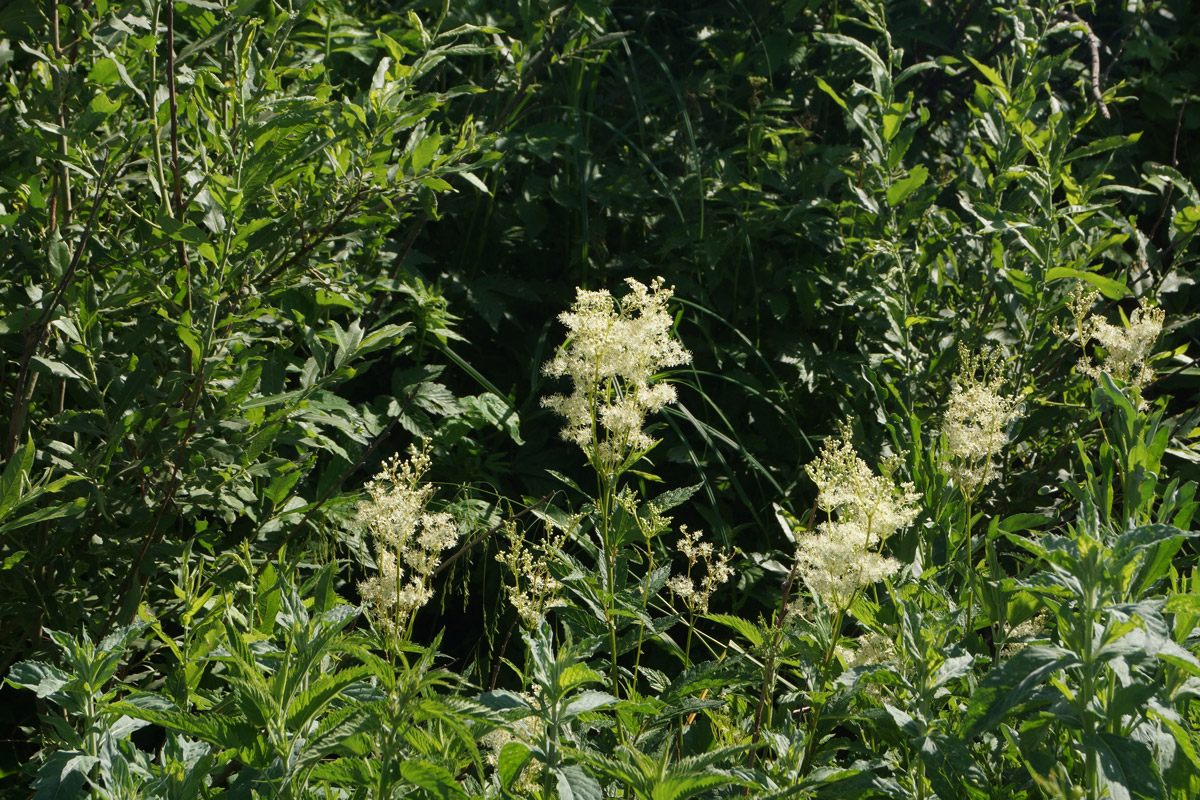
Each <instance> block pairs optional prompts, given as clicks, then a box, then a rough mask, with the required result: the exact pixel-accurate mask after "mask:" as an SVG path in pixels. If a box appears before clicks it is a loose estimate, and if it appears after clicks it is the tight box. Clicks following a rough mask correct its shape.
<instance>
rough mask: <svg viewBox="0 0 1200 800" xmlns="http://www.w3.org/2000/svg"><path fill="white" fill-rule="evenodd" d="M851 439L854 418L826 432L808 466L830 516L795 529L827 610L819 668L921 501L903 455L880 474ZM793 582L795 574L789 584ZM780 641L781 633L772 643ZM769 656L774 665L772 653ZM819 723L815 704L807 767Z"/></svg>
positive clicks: (889, 566)
mask: <svg viewBox="0 0 1200 800" xmlns="http://www.w3.org/2000/svg"><path fill="white" fill-rule="evenodd" d="M850 439H851V433H850V426H849V425H848V424H846V425H843V426H842V428H841V434H840V436H837V437H830V438H828V439H826V440H825V443H824V445H823V446H822V448H821V453H820V454H819V455H818V456H817V458H816V459H815V460H814V461H813V462H812V463H811V464H809V465H808V466H806V467H805V471H806V472H807V473H808V476H809V477H810V478H811V479H812V481H813V483H815V484H816V485H817V499H816V504H815V507H819V508H820V509H821V510H823V511H825V512H826V513H827V514H828V515H829V520H828V521H826V522H823V523H821V524H820V525H819V526H818V527H817V529H816V531H815V532H811V531H810V532H808V533H805V534H803V535H801V536H799V537H797V548H796V560H795V564H794V565H793V568H792V575H793V577H794V576H797V575H798V576H799V577H801V578H802V579H803V580H804V583H805V584H806V585H807V586H808V589H809V591H810V592H811V593H812V595H813V597H814V599H816V600H817V601H818V602H819V604H820V606H821V607H822V608H823V609H824V610H825V611H826V612H827V613H828V614H829V615H830V622H831V625H830V629H829V641H828V643H827V645H826V648H825V652H824V654H823V658H822V663H821V669H822V670H825V669H826V668H828V666H829V664H830V662H831V661H832V660H833V658H834V657H835V655H836V653H837V644H838V639H839V637H840V635H841V628H842V623H843V621H844V620H845V617H846V613H847V611H849V609H850V608H851V607H852V606H853V605H854V602H855V600H856V599H857V598H858V596H859V593H861V592H862V591H863V590H864V589H866V588H867V587H869V586H872V585H874V584H875V583H877V582H878V581H881V580H883V579H885V578H887V577H888V576H890V575H893V574H895V573H896V572H897V571H898V570H899V569H900V562H898V561H896V560H895V559H894V558H890V557H888V556H885V555H884V554H883V553H882V552H881V550H882V548H883V543H884V542H885V541H886V540H887V539H888V537H890V536H891V535H892V534H894V533H896V532H897V531H899V530H900V529H902V528H905V527H907V526H909V525H910V524H912V522H913V520H914V519H916V517H917V514H918V513H919V512H920V509H919V508H918V506H917V504H916V501H917V498H918V495H917V493H916V492H915V491H914V489H913V486H912V484H910V483H898V482H897V481H896V480H895V477H894V474H895V471H896V469H897V467H898V465H899V462H898V461H897V460H894V459H893V460H889V461H885V462H884V463H883V465H882V469H881V472H882V474H876V473H875V472H874V471H873V470H872V469H871V468H870V467H869V466H867V463H866V462H865V461H863V460H862V459H861V458H860V457H859V455H858V453H857V452H856V451H855V449H854V445H853V444H851V441H850ZM814 511H815V508H814ZM790 583H791V579H789V587H790ZM784 599H785V602H784V604H783V606H782V607H781V609H780V615H779V619H778V621H777V631H779V630H782V627H783V615H784V613H785V611H786V599H787V596H786V593H785V598H784ZM778 641H779V636H778V633H777V634H776V637H775V643H776V644H777V643H778ZM772 658H773V654H772ZM771 663H772V667H773V661H772V662H771ZM772 667H769V668H768V670H767V674H768V680H770V679H771V678H772V677H773V676H772V674H771V673H772ZM767 694H768V687H767V685H766V684H764V687H763V693H762V695H761V697H760V700H759V710H758V712H757V713H756V715H755V733H756V735H757V729H758V725H759V724H760V721H761V716H762V711H763V706H764V705H765V702H766V698H767ZM768 714H769V710H768ZM768 722H769V717H768ZM820 723H821V708H820V706H819V705H818V706H817V707H816V708H815V709H814V711H813V714H812V716H811V718H810V721H809V736H808V743H807V745H806V748H805V757H804V765H803V771H804V772H808V771H810V770H811V769H812V758H813V753H814V752H815V747H816V743H817V737H818V728H819V726H820ZM752 763H753V762H752Z"/></svg>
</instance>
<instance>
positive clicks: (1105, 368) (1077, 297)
mask: <svg viewBox="0 0 1200 800" xmlns="http://www.w3.org/2000/svg"><path fill="white" fill-rule="evenodd" d="M1099 296H1100V293H1099V292H1095V291H1092V292H1089V291H1086V290H1085V289H1084V288H1083V285H1082V284H1080V285H1079V286H1077V287H1076V289H1075V291H1074V292H1073V293H1072V294H1071V299H1070V301H1069V303H1068V308H1069V309H1070V311H1071V316H1072V317H1073V318H1074V320H1075V335H1076V336H1077V341H1078V343H1079V346H1080V348H1082V349H1083V355H1082V356H1081V357H1080V359H1079V371H1080V372H1082V373H1083V374H1085V375H1088V376H1090V377H1091V378H1092V379H1093V380H1095V381H1097V382H1099V380H1100V375H1101V374H1104V373H1107V374H1108V375H1111V376H1112V377H1113V378H1114V379H1115V380H1118V381H1120V382H1121V383H1122V384H1124V385H1125V387H1126V389H1127V390H1128V391H1130V392H1131V393H1132V394H1133V395H1134V396H1135V397H1136V400H1137V403H1138V407H1139V408H1145V406H1146V402H1145V401H1144V400H1142V389H1143V388H1145V387H1146V385H1147V384H1149V383H1150V381H1151V379H1152V378H1153V377H1154V373H1153V371H1152V369H1151V368H1150V356H1151V355H1152V354H1153V352H1154V343H1155V342H1156V341H1158V337H1159V335H1160V334H1161V333H1162V326H1163V320H1164V318H1165V313H1164V312H1163V310H1162V309H1161V308H1153V307H1151V306H1148V305H1147V304H1146V300H1145V298H1143V299H1142V302H1141V305H1140V306H1139V307H1138V308H1137V309H1136V310H1134V312H1133V314H1132V315H1131V316H1130V317H1129V319H1128V324H1127V325H1125V326H1118V325H1113V324H1111V323H1109V322H1108V321H1107V320H1106V319H1104V317H1102V316H1100V315H1099V314H1092V313H1091V311H1092V307H1093V306H1094V305H1095V303H1096V300H1097V298H1099ZM1089 344H1092V345H1093V346H1097V345H1098V346H1099V347H1101V348H1103V351H1104V358H1103V361H1102V362H1101V363H1100V364H1096V363H1095V362H1093V361H1092V359H1091V357H1090V356H1089V355H1088V353H1087V347H1088V345H1089Z"/></svg>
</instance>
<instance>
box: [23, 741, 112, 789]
mask: <svg viewBox="0 0 1200 800" xmlns="http://www.w3.org/2000/svg"><path fill="white" fill-rule="evenodd" d="M99 763H100V759H98V758H96V757H95V756H89V755H87V754H86V753H81V752H79V751H77V750H59V751H58V752H56V753H51V754H50V755H49V756H47V758H46V760H45V761H44V762H43V763H42V766H41V768H40V769H38V775H37V778H36V779H35V780H34V782H33V785H34V788H36V789H37V793H36V794H35V795H34V796H33V800H73V798H76V797H78V796H79V793H80V790H81V789H82V788H83V784H84V781H86V780H87V776H88V773H90V772H91V771H92V767H94V766H96V765H97V764H99Z"/></svg>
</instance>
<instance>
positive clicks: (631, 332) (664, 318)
mask: <svg viewBox="0 0 1200 800" xmlns="http://www.w3.org/2000/svg"><path fill="white" fill-rule="evenodd" d="M625 282H626V283H627V284H628V285H629V289H630V292H629V294H627V295H625V297H623V298H621V299H614V298H613V296H612V295H611V294H609V293H608V292H607V291H605V290H600V291H586V290H584V289H579V290H578V291H577V295H576V298H575V305H574V306H572V308H571V310H570V311H567V312H564V313H563V314H561V315H560V316H559V319H560V320H561V321H562V323H563V324H564V325H566V327H567V330H568V331H569V336H568V339H567V342H566V344H565V345H563V347H562V349H560V350H559V352H558V354H557V355H556V356H555V357H554V358H553V359H551V360H550V361H549V362H547V364H546V365H545V367H544V369H543V371H544V372H545V373H546V374H547V375H549V376H551V377H568V378H570V379H571V382H572V384H573V389H572V391H571V393H570V394H568V395H561V394H556V395H551V396H550V397H547V398H545V399H544V400H543V401H542V405H544V406H546V407H547V408H550V409H553V410H554V411H556V412H558V413H559V414H561V415H562V416H563V417H565V418H566V420H567V427H566V428H565V429H564V430H563V433H562V435H563V438H564V439H567V440H568V441H572V442H575V443H576V444H578V445H579V446H580V447H581V448H583V451H584V453H586V454H587V456H588V458H589V459H590V460H592V461H593V463H594V464H595V465H596V466H597V467H598V468H599V469H601V470H602V471H604V472H606V473H611V472H612V471H614V470H618V469H620V467H621V466H622V465H623V464H624V463H625V460H626V459H627V458H628V457H629V455H630V453H635V454H636V453H644V452H645V451H647V450H649V449H650V448H651V447H653V445H654V441H653V440H652V439H651V438H650V437H649V436H648V435H647V434H646V433H645V431H643V430H642V426H643V425H644V423H645V420H646V416H647V415H649V414H653V413H655V412H657V411H659V410H661V409H662V408H663V406H665V405H667V404H668V403H671V402H673V401H674V400H675V387H674V386H671V385H670V384H668V383H659V382H654V378H655V376H656V375H657V374H658V373H659V372H660V371H662V370H663V369H665V368H667V367H674V366H679V365H681V364H687V363H689V362H690V361H691V354H690V353H688V351H687V350H685V349H684V348H683V346H682V345H680V344H679V342H677V341H676V340H675V339H673V338H672V337H671V325H672V319H671V315H670V314H669V313H668V312H667V301H668V300H670V298H671V294H672V292H671V290H670V289H667V288H664V287H663V280H662V278H656V279H655V280H654V281H653V282H652V283H651V284H650V286H646V285H645V284H642V283H640V282H638V281H636V280H634V279H632V278H629V279H627V280H626V281H625Z"/></svg>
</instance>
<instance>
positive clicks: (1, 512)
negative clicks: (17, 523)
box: [0, 439, 34, 520]
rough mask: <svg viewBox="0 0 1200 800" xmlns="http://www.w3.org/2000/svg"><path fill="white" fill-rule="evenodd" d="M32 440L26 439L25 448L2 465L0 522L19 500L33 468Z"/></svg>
mask: <svg viewBox="0 0 1200 800" xmlns="http://www.w3.org/2000/svg"><path fill="white" fill-rule="evenodd" d="M33 456H34V449H33V439H28V440H26V442H25V446H24V447H22V448H21V449H20V450H18V451H17V452H16V453H15V454H13V456H12V458H10V459H8V463H7V464H5V465H4V474H3V475H0V520H3V519H4V518H5V517H6V516H7V515H8V512H9V511H10V510H11V509H12V508H13V506H15V505H16V504H17V502H18V501H19V500H20V499H21V493H22V491H23V490H24V484H25V482H26V481H27V480H28V478H29V470H30V469H32V468H33Z"/></svg>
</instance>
